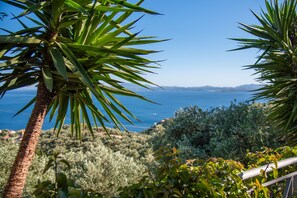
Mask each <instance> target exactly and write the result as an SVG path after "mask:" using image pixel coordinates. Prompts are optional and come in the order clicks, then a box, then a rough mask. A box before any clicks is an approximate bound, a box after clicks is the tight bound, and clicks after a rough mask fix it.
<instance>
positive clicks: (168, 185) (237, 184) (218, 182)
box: [120, 149, 249, 198]
mask: <svg viewBox="0 0 297 198" xmlns="http://www.w3.org/2000/svg"><path fill="white" fill-rule="evenodd" d="M158 155H159V157H160V159H159V160H160V167H159V168H158V170H157V172H156V175H155V177H144V178H143V179H142V181H141V182H139V183H138V184H135V185H133V186H130V187H126V188H124V189H123V190H122V193H121V194H120V196H121V197H123V198H127V197H148V198H150V197H151V198H153V197H249V195H248V193H247V187H246V186H245V185H244V184H243V182H242V180H241V178H240V177H239V176H238V173H240V172H241V171H242V169H243V166H242V165H241V164H240V163H238V162H236V161H232V160H223V159H215V158H212V159H209V160H207V161H206V162H204V163H201V162H196V161H195V160H193V161H188V162H187V163H186V164H183V163H182V162H181V159H179V158H178V157H177V151H176V150H175V149H173V150H172V152H171V151H169V150H168V149H161V150H160V151H159V153H158ZM195 163H198V164H201V165H195Z"/></svg>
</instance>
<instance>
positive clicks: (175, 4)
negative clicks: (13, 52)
mask: <svg viewBox="0 0 297 198" xmlns="http://www.w3.org/2000/svg"><path fill="white" fill-rule="evenodd" d="M143 6H144V7H146V8H149V9H151V10H155V11H157V12H159V13H162V14H163V15H154V16H152V15H146V16H145V17H144V18H142V20H140V21H139V22H138V24H136V29H137V30H142V29H143V32H142V34H143V35H149V36H152V35H153V36H157V37H159V38H160V39H165V38H170V39H171V40H170V41H167V42H164V43H160V44H154V45H153V46H151V47H152V48H153V49H156V50H163V52H161V53H159V54H156V55H153V56H151V58H152V59H155V60H164V59H165V61H164V62H162V63H161V68H160V69H158V70H155V72H156V73H158V74H155V75H148V76H147V78H149V79H150V80H152V81H153V82H155V83H157V84H159V85H163V86H164V85H170V86H186V87H192V86H204V85H212V86H237V85H241V84H250V83H255V82H256V81H255V76H252V73H253V71H251V70H243V67H242V66H244V65H248V64H253V63H254V62H255V60H256V59H255V57H256V56H257V52H256V51H254V50H246V51H236V52H227V50H230V49H234V48H236V47H237V46H238V44H237V43H236V42H234V41H232V40H229V39H228V38H238V37H249V35H248V34H246V33H244V32H243V31H242V30H240V29H239V28H238V22H242V23H245V24H255V23H257V21H256V19H255V17H254V16H253V15H252V13H251V12H250V9H251V10H253V11H255V12H256V13H259V12H260V8H261V7H262V8H264V0H241V1H238V0H224V1H223V0H183V1H177V0H146V1H145V2H144V3H143ZM0 11H5V12H8V13H9V12H10V11H8V10H7V8H6V7H4V6H3V3H2V4H0ZM0 24H1V22H0ZM6 24H7V23H6ZM0 27H3V22H2V25H0ZM8 29H9V28H8Z"/></svg>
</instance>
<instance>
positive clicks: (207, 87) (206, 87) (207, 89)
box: [122, 83, 263, 92]
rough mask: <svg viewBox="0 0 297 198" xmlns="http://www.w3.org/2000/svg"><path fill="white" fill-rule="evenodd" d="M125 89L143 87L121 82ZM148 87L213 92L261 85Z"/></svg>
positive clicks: (253, 88)
mask: <svg viewBox="0 0 297 198" xmlns="http://www.w3.org/2000/svg"><path fill="white" fill-rule="evenodd" d="M122 85H123V86H124V87H126V88H127V89H131V90H133V91H141V90H144V89H145V88H143V87H140V86H138V85H133V84H130V83H123V84H122ZM147 87H148V88H149V89H152V90H162V89H163V90H192V91H213V92H231V91H234V92H246V91H256V90H258V89H260V88H261V87H263V85H261V84H246V85H240V86H236V87H215V86H201V87H180V86H160V87H152V86H147Z"/></svg>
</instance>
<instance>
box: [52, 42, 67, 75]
mask: <svg viewBox="0 0 297 198" xmlns="http://www.w3.org/2000/svg"><path fill="white" fill-rule="evenodd" d="M49 51H50V54H51V56H52V59H53V62H54V65H55V67H56V69H57V71H58V72H59V74H60V75H61V76H62V77H63V78H64V79H65V80H67V71H66V65H65V62H64V58H63V56H62V54H61V53H60V51H59V50H58V49H57V48H54V47H51V48H49Z"/></svg>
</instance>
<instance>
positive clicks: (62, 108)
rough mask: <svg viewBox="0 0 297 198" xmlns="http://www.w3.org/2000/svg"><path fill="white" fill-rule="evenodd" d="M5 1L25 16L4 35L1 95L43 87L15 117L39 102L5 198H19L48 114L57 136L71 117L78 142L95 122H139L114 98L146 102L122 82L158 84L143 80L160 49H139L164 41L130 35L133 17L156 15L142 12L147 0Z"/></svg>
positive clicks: (0, 45)
mask: <svg viewBox="0 0 297 198" xmlns="http://www.w3.org/2000/svg"><path fill="white" fill-rule="evenodd" d="M1 1H3V2H5V3H8V4H10V5H12V6H15V7H17V8H19V9H22V10H23V12H22V13H21V14H20V15H19V16H15V17H14V19H15V20H17V21H18V22H20V23H21V25H22V27H23V28H22V29H21V30H19V31H17V32H10V31H9V30H5V31H6V32H7V34H5V35H0V95H1V97H2V96H3V95H4V94H5V93H6V92H7V91H10V90H14V89H18V88H22V87H25V86H30V85H37V87H38V88H37V94H36V96H35V97H34V98H33V99H32V100H31V101H30V102H29V103H28V104H27V105H26V106H25V107H24V108H23V109H21V110H20V111H19V112H17V114H18V113H20V112H22V111H23V110H24V109H26V108H28V107H29V106H30V105H33V104H34V108H33V110H32V114H31V116H30V118H29V121H28V124H27V127H26V129H25V133H24V137H23V139H22V142H21V144H20V148H19V151H18V154H17V157H16V159H15V162H14V164H13V167H12V170H11V174H10V177H9V179H8V182H7V185H6V187H5V190H4V197H21V194H22V190H23V187H24V184H25V179H26V175H27V172H28V169H29V167H30V164H31V162H32V159H33V157H34V154H35V148H36V145H37V143H38V138H39V136H40V133H41V129H42V124H43V121H44V118H45V116H46V114H49V117H50V120H52V119H53V118H55V117H56V121H55V127H54V129H55V130H56V131H57V134H58V133H59V131H60V129H61V127H62V125H63V123H64V120H65V117H66V114H67V112H69V114H70V117H71V133H72V135H73V136H75V137H76V138H81V136H82V129H81V123H82V122H84V123H85V124H86V125H87V127H88V129H89V131H90V132H91V133H92V134H93V133H94V132H93V129H92V120H93V123H94V124H95V125H96V126H97V123H98V124H100V125H101V126H103V127H104V128H105V124H106V122H110V121H111V122H113V123H114V124H115V126H117V127H123V125H122V124H121V122H120V120H119V119H118V117H121V118H123V119H125V120H127V121H128V122H131V123H132V121H131V118H135V117H134V116H133V114H132V113H131V112H130V111H129V110H128V109H127V108H126V107H125V106H124V105H123V104H122V103H121V102H120V101H119V100H118V99H117V98H116V95H124V96H132V97H137V98H141V99H145V98H144V97H142V96H140V95H138V94H136V93H134V92H133V91H131V90H129V89H126V88H125V87H123V85H122V83H121V82H129V83H134V84H137V85H139V86H143V87H146V85H147V84H152V83H151V82H150V81H148V80H146V79H145V78H144V77H143V76H142V75H143V74H145V73H148V72H151V69H153V68H155V67H157V66H158V65H156V64H155V63H156V62H154V61H151V60H149V59H147V58H145V57H144V55H148V54H151V53H154V52H156V51H152V50H147V49H140V48H136V47H134V46H138V45H144V44H150V43H155V42H159V40H156V39H155V38H154V37H140V36H138V33H131V29H132V26H133V25H134V24H135V23H136V22H137V20H138V19H136V20H134V21H133V20H127V19H128V18H129V19H130V17H129V16H130V15H131V14H133V13H135V12H143V13H149V14H157V13H155V12H152V11H150V10H147V9H144V8H142V7H140V4H141V3H142V2H143V0H140V1H139V2H138V3H135V4H132V3H129V2H127V1H126V0H125V1H123V0H49V1H43V0H26V1H24V0H1ZM24 17H26V18H27V20H30V21H31V24H34V25H32V26H30V27H29V26H27V25H26V24H25V23H24V22H23V21H22V20H21V19H22V18H24ZM152 65H153V66H152ZM94 100H97V101H99V103H100V105H101V106H102V109H103V110H104V111H103V112H102V110H100V109H98V108H97V106H95V105H94Z"/></svg>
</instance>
